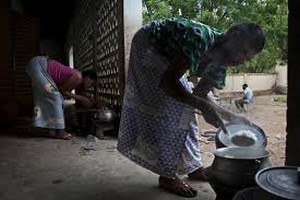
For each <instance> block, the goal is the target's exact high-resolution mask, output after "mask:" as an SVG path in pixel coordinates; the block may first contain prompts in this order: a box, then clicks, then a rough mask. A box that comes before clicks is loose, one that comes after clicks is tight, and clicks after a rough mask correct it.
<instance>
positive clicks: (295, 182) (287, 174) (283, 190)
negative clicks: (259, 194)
mask: <svg viewBox="0 0 300 200" xmlns="http://www.w3.org/2000/svg"><path fill="white" fill-rule="evenodd" d="M255 181H256V183H257V185H258V186H259V187H260V188H261V189H263V190H265V191H267V192H269V193H271V194H273V195H276V196H278V197H281V198H285V199H291V200H296V199H299V197H300V167H293V166H284V167H268V168H265V169H263V170H260V171H259V172H258V173H257V174H256V175H255Z"/></svg>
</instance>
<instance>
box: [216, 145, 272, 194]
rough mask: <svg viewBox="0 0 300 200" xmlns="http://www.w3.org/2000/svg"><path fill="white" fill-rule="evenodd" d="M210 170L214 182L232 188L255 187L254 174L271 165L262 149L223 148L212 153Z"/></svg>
mask: <svg viewBox="0 0 300 200" xmlns="http://www.w3.org/2000/svg"><path fill="white" fill-rule="evenodd" d="M214 155H215V158H214V160H213V163H212V165H211V168H210V173H211V177H212V178H213V180H214V182H216V183H219V184H221V185H223V186H228V187H233V188H240V189H243V188H246V187H252V186H255V185H256V183H255V174H256V173H257V172H258V171H259V170H261V169H263V168H266V167H269V166H270V165H271V164H270V162H269V159H268V157H269V152H268V151H267V150H265V149H264V148H249V147H223V148H219V149H217V150H216V151H215V152H214Z"/></svg>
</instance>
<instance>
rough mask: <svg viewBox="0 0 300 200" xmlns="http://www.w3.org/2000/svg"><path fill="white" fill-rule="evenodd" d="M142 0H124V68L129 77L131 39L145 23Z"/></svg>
mask: <svg viewBox="0 0 300 200" xmlns="http://www.w3.org/2000/svg"><path fill="white" fill-rule="evenodd" d="M142 7H143V6H142V0H123V9H124V64H125V65H124V70H125V79H126V77H127V70H128V63H129V55H130V46H131V40H132V38H133V36H134V34H135V33H136V31H137V30H138V29H139V28H141V27H142V25H143V12H142Z"/></svg>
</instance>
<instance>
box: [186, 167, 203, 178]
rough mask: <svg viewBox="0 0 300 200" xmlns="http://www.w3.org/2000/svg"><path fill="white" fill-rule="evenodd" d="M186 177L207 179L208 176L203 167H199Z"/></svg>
mask: <svg viewBox="0 0 300 200" xmlns="http://www.w3.org/2000/svg"><path fill="white" fill-rule="evenodd" d="M188 177H189V179H191V180H198V181H208V176H207V174H206V169H205V168H204V167H200V168H198V169H197V170H195V171H193V172H192V173H189V174H188Z"/></svg>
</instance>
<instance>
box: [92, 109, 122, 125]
mask: <svg viewBox="0 0 300 200" xmlns="http://www.w3.org/2000/svg"><path fill="white" fill-rule="evenodd" d="M96 117H97V121H98V122H113V121H114V120H115V119H116V117H117V114H116V112H115V111H114V110H111V109H101V110H98V112H97V116H96Z"/></svg>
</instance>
